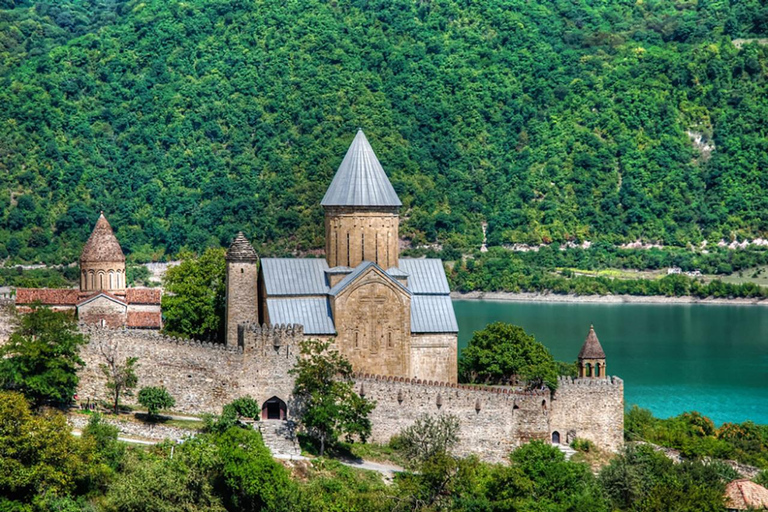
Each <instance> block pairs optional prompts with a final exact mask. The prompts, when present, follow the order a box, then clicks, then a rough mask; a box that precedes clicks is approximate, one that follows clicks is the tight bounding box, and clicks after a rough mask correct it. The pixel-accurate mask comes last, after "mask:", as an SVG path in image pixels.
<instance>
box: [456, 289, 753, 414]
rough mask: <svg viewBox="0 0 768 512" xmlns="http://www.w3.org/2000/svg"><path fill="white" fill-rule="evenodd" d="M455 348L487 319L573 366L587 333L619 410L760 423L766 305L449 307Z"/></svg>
mask: <svg viewBox="0 0 768 512" xmlns="http://www.w3.org/2000/svg"><path fill="white" fill-rule="evenodd" d="M454 307H455V310H456V317H457V319H458V322H459V329H460V332H459V348H460V349H461V348H463V347H465V346H466V345H467V343H468V342H469V339H470V338H471V337H472V333H473V332H474V331H476V330H478V329H482V328H483V327H484V326H485V325H486V324H488V323H491V322H497V321H503V322H509V323H513V324H517V325H520V326H522V327H523V328H524V329H525V330H526V331H527V332H529V333H531V334H533V335H534V336H535V337H536V339H537V340H538V341H540V342H542V343H543V344H544V345H546V346H547V347H548V348H549V350H550V352H552V355H553V356H554V357H555V359H559V360H562V361H573V360H575V359H576V356H577V354H578V352H579V349H580V348H581V345H582V343H583V342H584V338H586V336H587V332H588V331H589V325H590V324H594V325H595V332H596V333H597V337H598V338H599V339H600V343H601V344H602V346H603V349H604V350H605V353H606V364H607V367H608V373H609V374H610V375H618V376H619V377H621V378H622V379H624V398H625V402H626V404H627V405H628V406H629V405H631V404H637V405H639V406H641V407H644V408H647V409H650V410H651V411H653V413H654V414H655V415H656V416H658V417H662V418H665V417H669V416H675V415H677V414H680V413H682V412H685V411H691V410H696V411H699V412H701V413H702V414H704V415H706V416H709V417H710V418H711V419H712V420H713V421H714V422H715V423H717V424H720V423H723V422H728V421H732V422H741V421H745V420H752V421H754V422H756V423H764V424H768V308H766V307H763V306H748V305H747V306H722V305H697V304H579V303H554V304H553V303H546V302H493V301H470V300H456V301H454Z"/></svg>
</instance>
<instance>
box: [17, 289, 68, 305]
mask: <svg viewBox="0 0 768 512" xmlns="http://www.w3.org/2000/svg"><path fill="white" fill-rule="evenodd" d="M79 295H80V291H79V290H77V289H75V288H16V304H32V303H33V302H37V301H40V303H41V304H42V305H43V306H74V305H75V304H77V300H78V297H79Z"/></svg>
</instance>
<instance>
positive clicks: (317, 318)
mask: <svg viewBox="0 0 768 512" xmlns="http://www.w3.org/2000/svg"><path fill="white" fill-rule="evenodd" d="M267 309H268V310H269V321H270V323H271V324H272V325H278V324H287V325H288V324H301V325H303V326H304V334H336V329H335V327H334V325H333V314H332V313H331V306H330V304H329V303H328V299H327V298H326V297H292V298H276V299H267Z"/></svg>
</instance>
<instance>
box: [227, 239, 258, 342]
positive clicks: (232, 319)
mask: <svg viewBox="0 0 768 512" xmlns="http://www.w3.org/2000/svg"><path fill="white" fill-rule="evenodd" d="M226 261H227V305H226V315H225V318H226V343H227V346H228V347H232V346H234V347H236V346H237V345H238V335H237V326H238V324H242V323H246V322H252V323H258V321H259V300H258V284H257V283H258V278H259V268H258V262H259V257H258V255H257V254H256V251H255V250H254V249H253V246H252V245H251V243H250V242H249V241H248V239H247V238H245V235H243V232H242V231H241V232H239V233H238V234H237V236H236V237H235V239H234V240H233V241H232V245H230V246H229V249H227V255H226Z"/></svg>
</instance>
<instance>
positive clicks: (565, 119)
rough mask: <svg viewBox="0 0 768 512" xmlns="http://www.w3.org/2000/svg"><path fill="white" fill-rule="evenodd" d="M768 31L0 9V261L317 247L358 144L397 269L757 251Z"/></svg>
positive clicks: (325, 9) (271, 5) (620, 23)
mask: <svg viewBox="0 0 768 512" xmlns="http://www.w3.org/2000/svg"><path fill="white" fill-rule="evenodd" d="M767 10H768V6H766V5H765V2H761V1H759V0H743V1H735V0H726V1H717V0H699V1H697V2H687V3H684V4H681V3H679V2H671V1H645V2H610V3H605V2H602V1H599V0H582V1H579V2H572V1H566V0H547V1H543V0H491V1H484V2H470V3H466V2H459V1H456V0H440V1H434V2H428V3H424V2H409V1H402V0H395V1H388V2H382V1H374V2H370V1H363V0H353V1H349V2H322V1H320V0H308V1H306V2H298V3H291V2H275V1H267V2H250V1H244V0H186V1H184V2H181V1H175V0H174V1H168V0H88V1H74V0H61V1H57V2H42V1H32V0H15V1H8V0H5V1H2V2H0V34H1V35H0V104H2V105H3V108H2V109H0V140H2V141H3V144H2V147H0V171H1V172H0V197H1V198H2V199H3V200H2V201H0V258H6V257H11V258H13V259H15V260H19V261H22V260H23V261H31V260H37V259H40V260H44V261H47V262H70V261H73V260H74V259H75V258H76V257H77V254H78V253H79V251H80V249H81V247H82V244H83V242H84V241H85V239H86V238H87V236H88V233H89V231H90V229H91V228H92V224H93V222H94V220H95V218H96V216H97V214H98V211H99V210H100V209H104V210H105V212H106V213H107V215H108V216H109V218H110V222H111V223H112V225H113V226H114V227H115V228H116V230H117V236H118V237H119V239H120V241H121V243H122V245H123V248H124V249H125V251H126V253H127V254H128V256H129V258H131V259H135V260H138V261H146V260H149V259H159V258H163V257H165V256H166V255H168V254H176V253H178V252H179V250H181V249H182V248H188V249H192V250H195V251H197V252H201V251H202V250H203V249H204V248H206V247H208V246H211V245H213V246H225V245H226V244H228V242H229V241H230V240H231V238H232V237H233V235H234V234H235V233H236V232H237V231H238V230H243V231H244V232H245V233H246V235H248V236H249V238H250V239H252V240H253V241H254V242H255V244H256V246H257V248H258V249H259V252H260V253H266V252H269V253H271V254H276V255H278V254H284V253H288V252H292V251H297V250H298V251H309V250H312V249H316V248H319V247H321V246H322V229H323V227H322V217H321V214H322V210H321V208H320V206H319V202H320V199H321V197H322V195H323V193H324V191H325V188H326V187H327V186H328V184H329V183H330V180H331V178H332V176H333V173H334V172H335V169H336V167H337V166H338V165H339V163H340V161H341V159H342V157H343V155H344V152H345V150H346V149H347V146H348V145H349V143H350V141H351V139H352V137H353V136H354V132H355V129H356V128H357V127H358V126H360V127H362V128H364V129H365V130H366V133H367V134H368V137H369V139H370V140H371V143H372V145H373V147H374V149H375V150H376V152H377V154H378V156H379V158H380V160H381V161H382V163H383V164H384V167H385V169H386V170H387V172H388V173H389V175H390V177H391V179H392V182H393V185H394V187H395V189H396V191H397V192H398V194H399V195H400V197H401V199H402V201H403V203H404V208H403V212H404V219H403V220H404V222H403V229H402V231H403V234H404V235H405V236H406V237H408V238H409V239H410V240H411V241H413V242H414V243H415V244H417V245H418V244H422V243H432V242H436V241H439V242H443V243H450V244H452V245H453V246H454V247H468V246H475V247H477V246H479V244H480V242H481V240H482V228H481V225H482V223H483V222H486V223H487V228H488V242H489V244H490V245H499V244H504V243H516V242H520V243H539V242H565V241H567V240H585V239H590V240H603V241H608V242H612V243H613V242H616V241H628V240H635V239H637V238H644V239H651V240H662V241H663V242H664V243H666V244H672V245H677V246H685V245H686V244H687V243H689V242H694V243H698V242H700V241H701V240H703V239H705V238H706V239H709V240H719V239H720V238H726V239H729V238H730V237H731V236H733V237H737V238H739V237H756V236H760V235H761V234H762V235H764V234H765V233H766V231H767V230H768V224H767V223H768V197H766V195H765V194H764V190H765V189H766V188H767V187H768V182H767V181H766V180H768V178H767V177H766V173H765V172H763V171H764V169H765V168H766V167H768V146H767V144H768V142H766V138H765V133H764V122H763V120H764V119H765V118H766V117H768V77H767V76H766V73H765V69H766V66H768V47H767V46H765V45H763V44H761V43H760V42H759V41H756V40H753V39H754V38H760V37H763V38H764V37H765V34H766V32H767V31H768V29H767V28H766V27H767V25H768V22H766V19H768V15H767V14H766V11H767Z"/></svg>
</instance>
